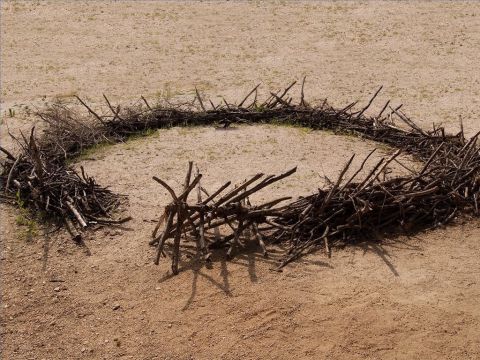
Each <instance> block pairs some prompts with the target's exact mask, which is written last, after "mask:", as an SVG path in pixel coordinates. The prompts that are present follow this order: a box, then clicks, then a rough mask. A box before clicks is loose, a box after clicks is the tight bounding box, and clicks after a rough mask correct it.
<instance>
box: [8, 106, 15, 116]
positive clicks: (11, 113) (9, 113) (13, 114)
mask: <svg viewBox="0 0 480 360" xmlns="http://www.w3.org/2000/svg"><path fill="white" fill-rule="evenodd" d="M8 116H10V117H15V110H13V109H12V108H10V109H8Z"/></svg>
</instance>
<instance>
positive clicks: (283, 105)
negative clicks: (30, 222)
mask: <svg viewBox="0 0 480 360" xmlns="http://www.w3.org/2000/svg"><path fill="white" fill-rule="evenodd" d="M294 85H295V82H294V83H292V84H291V85H290V86H288V87H287V88H286V89H284V90H281V91H278V92H276V93H270V97H269V98H268V99H267V100H265V101H264V102H259V101H258V100H257V90H258V86H256V87H255V88H254V89H253V90H252V91H251V92H250V93H249V94H248V95H247V96H246V97H245V98H244V99H243V100H242V101H241V102H240V103H239V104H231V103H228V102H226V101H225V100H224V102H223V104H220V105H214V104H213V103H211V102H210V105H211V107H210V108H208V109H207V107H206V106H205V103H204V101H203V100H202V98H201V96H200V95H199V94H198V92H197V96H196V97H195V99H194V101H193V102H191V103H184V104H176V105H172V104H168V103H163V104H158V105H155V106H150V104H149V103H148V102H147V101H146V100H145V99H144V98H143V97H142V101H141V102H139V103H137V104H136V105H133V106H131V107H128V108H125V109H121V108H120V107H119V106H116V107H115V106H113V105H112V104H111V103H110V101H109V100H108V99H107V98H106V97H105V101H106V107H107V108H108V109H109V113H108V114H107V115H99V114H98V113H97V112H95V111H94V110H93V109H92V108H91V107H89V106H88V105H87V104H86V103H85V102H84V101H83V100H81V99H79V98H78V100H79V102H80V103H81V104H82V105H83V106H84V107H85V108H86V109H87V111H88V115H85V114H84V113H82V112H79V111H76V110H74V109H73V108H72V107H69V106H65V105H61V104H54V105H52V106H51V107H49V108H48V109H46V110H44V111H42V112H40V113H39V114H38V115H39V116H40V118H41V119H43V121H44V122H45V123H46V124H47V126H46V129H45V130H44V132H43V133H42V134H41V136H39V137H35V133H34V130H33V129H32V132H31V134H30V136H23V135H22V138H21V139H18V140H17V142H18V144H19V146H20V153H19V154H18V155H13V154H12V153H11V152H9V151H8V150H6V149H4V148H1V147H0V150H1V151H2V152H3V153H5V154H6V158H5V159H4V160H3V162H2V166H3V171H2V174H1V175H0V181H1V186H2V189H3V190H4V191H3V194H2V196H1V199H2V200H6V201H12V200H14V199H15V198H17V199H21V201H22V203H24V204H26V205H27V206H28V207H29V208H31V209H32V210H34V211H42V212H43V213H45V214H46V215H47V216H49V217H50V218H53V219H57V220H58V219H60V220H62V221H63V222H64V223H65V224H66V225H67V227H69V228H70V227H72V226H73V227H74V229H73V231H77V230H82V229H84V228H87V227H89V226H91V225H92V224H98V223H104V224H109V223H117V222H122V221H125V220H126V219H120V220H112V219H111V217H110V216H111V213H112V211H113V210H114V209H115V208H116V207H117V206H118V204H119V202H120V199H121V197H120V196H119V195H117V194H114V193H112V192H110V191H109V190H108V189H106V188H104V187H101V186H99V185H98V184H96V183H95V181H94V179H92V178H90V177H88V176H87V175H85V172H84V171H83V169H81V173H80V174H79V173H78V172H77V171H76V170H75V169H74V168H73V167H72V166H71V165H69V162H70V161H71V160H73V159H75V157H77V156H78V155H80V154H82V152H83V151H85V150H86V149H88V148H91V147H94V146H96V145H98V144H101V143H105V142H111V143H115V142H120V141H125V140H127V139H128V138H129V137H130V136H132V135H135V134H139V133H140V134H141V133H143V132H145V131H146V130H150V129H160V128H168V127H172V126H205V125H212V124H221V125H222V126H224V127H228V126H229V125H230V124H232V123H237V122H243V123H250V124H254V123H268V122H275V123H277V124H293V125H298V126H304V127H308V128H311V129H329V130H333V131H335V132H339V133H346V134H353V135H357V136H361V137H364V138H367V139H371V140H374V141H378V142H382V143H385V144H388V145H390V146H392V147H394V148H397V149H398V150H399V151H397V152H395V153H394V154H393V155H392V156H391V157H389V158H388V159H382V160H380V161H379V162H378V163H377V164H375V166H374V167H373V170H372V171H371V172H370V173H369V174H368V175H367V176H366V177H365V178H363V179H357V175H358V174H359V173H360V170H361V169H359V171H356V172H355V174H354V176H352V177H350V178H348V179H344V177H345V174H346V172H347V170H348V169H349V167H350V166H351V163H352V159H350V161H349V162H348V163H347V165H346V166H345V168H344V169H343V171H342V172H341V174H340V176H339V177H338V179H337V180H336V181H334V182H332V184H331V185H330V186H329V188H327V189H321V190H319V191H317V192H316V193H314V194H313V195H310V196H307V197H303V198H300V199H298V200H295V201H293V202H291V203H290V204H286V205H282V206H280V207H273V206H274V205H272V207H270V208H268V211H267V212H266V214H265V217H264V219H263V218H256V219H260V220H255V221H253V222H252V224H250V225H251V226H257V227H258V226H259V225H261V226H260V228H261V230H260V231H261V232H262V233H261V234H260V236H262V238H264V239H265V241H288V242H289V243H290V245H291V247H290V251H289V254H288V256H287V257H286V258H285V260H284V262H283V263H282V265H284V264H286V263H288V262H289V261H291V260H293V259H295V258H296V257H298V256H299V255H301V254H302V253H304V252H306V251H309V250H310V249H312V248H313V247H315V246H317V245H318V244H321V246H322V247H324V248H325V249H326V251H327V252H328V253H329V252H330V248H331V247H332V246H336V245H340V244H348V243H352V242H356V241H359V240H360V239H364V238H365V237H368V238H370V239H371V238H372V236H375V237H381V236H382V235H383V234H385V233H399V232H404V231H410V230H417V229H425V228H430V227H435V226H438V225H439V224H446V223H448V222H449V221H451V220H452V218H453V217H454V216H455V214H460V213H462V214H466V213H470V214H475V215H478V214H479V209H478V208H479V204H478V197H479V191H480V179H479V177H480V175H479V174H480V152H479V147H478V145H477V139H478V136H479V134H478V133H477V134H476V135H475V136H473V137H472V138H470V139H469V140H467V139H465V136H464V133H463V128H461V129H460V131H459V133H458V134H455V135H448V134H445V131H444V129H443V128H441V127H440V128H434V129H432V130H431V131H426V130H423V129H421V128H420V127H419V126H417V125H416V124H415V123H414V122H413V121H412V120H411V119H409V118H408V117H407V116H406V115H405V114H404V113H403V112H401V110H400V107H395V108H392V107H390V106H389V105H390V103H389V102H387V103H386V104H385V105H384V106H383V108H382V110H381V111H380V113H379V114H378V115H375V116H366V115H365V112H366V111H367V110H368V108H369V107H370V105H371V104H372V102H373V101H374V99H375V98H376V96H377V95H378V93H379V91H380V89H381V88H380V89H379V90H378V91H377V92H376V93H375V94H374V96H373V97H372V98H371V99H370V101H369V102H368V104H367V105H366V106H364V107H363V108H361V109H360V110H357V111H354V107H355V105H356V104H357V103H356V102H354V103H352V104H349V105H348V106H346V107H345V108H343V109H335V108H333V107H331V106H330V105H328V104H327V102H326V101H325V102H323V103H322V104H321V105H319V106H311V105H309V104H308V103H306V102H305V99H304V92H303V88H304V82H303V83H302V84H301V93H300V102H299V103H298V104H293V101H292V99H293V98H292V97H291V96H290V95H289V91H290V90H291V89H292V87H293V86H294ZM247 103H248V104H247ZM395 121H397V122H398V121H400V123H401V124H403V125H406V126H403V127H402V126H399V125H396V123H395ZM400 151H402V152H404V153H408V154H411V155H413V156H414V157H415V158H416V159H418V160H420V161H422V162H424V167H423V169H422V170H421V171H419V172H416V171H414V170H409V171H410V174H409V175H407V176H403V177H397V178H392V179H387V178H386V177H385V173H386V171H387V169H388V166H389V165H390V164H391V163H392V162H393V161H395V162H398V159H397V157H398V155H399V152H400ZM367 160H368V158H367V159H365V161H364V163H363V164H362V168H363V166H364V165H365V163H366V161H367ZM407 169H408V168H407ZM190 185H191V184H190V183H188V184H187V187H186V189H188V188H189V187H190ZM257 185H258V184H257ZM255 186H256V185H253V187H252V188H250V189H248V185H247V186H245V187H244V188H243V190H245V192H248V191H250V190H252V189H254V188H255ZM192 189H193V188H192ZM192 189H190V191H191V190H192ZM223 190H225V189H223ZM223 190H222V191H223ZM243 190H242V191H243ZM219 195H220V193H218V194H216V196H219ZM175 196H176V195H175ZM247 198H248V196H246V197H244V198H241V199H240V198H239V199H236V200H238V201H234V202H232V204H233V203H235V206H237V207H238V206H239V205H238V204H239V203H242V202H241V201H240V200H242V201H244V202H246V201H247ZM177 200H178V201H177V202H175V201H174V202H173V203H172V204H173V205H172V204H171V205H169V207H168V209H167V210H168V211H167V212H166V214H167V215H168V216H166V220H167V225H168V218H169V217H170V215H171V214H174V215H172V216H175V214H177V215H176V216H177V217H178V215H179V214H180V216H181V218H182V217H183V218H184V220H185V221H186V223H185V224H187V225H186V226H187V228H188V229H190V230H191V231H193V230H199V229H198V225H199V221H198V219H196V220H193V225H192V224H190V221H189V217H191V216H193V217H195V216H198V215H199V214H197V213H198V212H197V213H195V212H194V210H195V206H197V205H198V203H203V202H205V201H197V204H194V205H191V206H193V207H192V210H191V211H190V210H189V211H187V215H188V216H187V215H185V212H184V211H178V210H174V208H175V207H176V208H177V209H178V206H179V203H178V202H180V203H182V204H183V203H184V202H185V203H186V201H185V200H186V198H182V195H180V196H179V197H177ZM210 200H211V201H212V202H213V201H214V199H213V198H212V199H210ZM204 205H205V206H206V205H208V204H204ZM182 206H183V205H182ZM189 206H190V205H189ZM197 208H198V206H197ZM219 209H221V206H219V207H218V209H217V208H215V205H211V204H210V205H208V206H206V207H204V216H208V217H209V220H211V221H214V220H215V219H216V218H219V217H222V216H223V215H221V212H222V211H223V210H225V209H223V210H222V211H220V212H219ZM242 209H244V210H242V211H243V212H245V211H247V212H250V211H258V210H260V209H258V208H257V209H255V207H251V206H249V205H248V206H247V205H246V204H243V205H242ZM245 209H247V210H245ZM254 209H255V210H254ZM195 211H196V210H195ZM209 211H210V212H209ZM191 212H193V214H190V213H191ZM227 219H228V216H227ZM190 220H191V219H190ZM230 220H232V222H231V225H232V226H233V227H234V228H237V229H238V228H239V227H240V226H239V224H240V220H241V219H240V218H238V215H235V217H234V218H233V219H230ZM173 221H174V220H172V222H173ZM177 222H178V221H177ZM244 225H245V222H244V223H243V224H242V226H244ZM250 225H249V226H250ZM251 226H250V228H251ZM167 227H168V226H167ZM187 228H186V229H187ZM240 228H241V227H240ZM168 230H169V231H163V233H165V239H164V240H163V241H164V242H165V241H166V240H167V239H168V238H170V237H173V238H174V243H175V244H176V242H175V241H176V240H175V229H168ZM157 231H158V229H157ZM237 232H238V231H237ZM155 238H157V237H155ZM234 238H235V235H234V236H233V238H232V236H231V234H230V237H229V235H226V236H225V237H224V240H223V242H224V243H225V244H227V247H228V249H231V248H232V246H231V245H232V243H231V240H232V239H234ZM225 239H226V240H225ZM159 240H160V239H157V240H156V241H157V242H158V243H159V244H160V241H159ZM177 242H178V241H177ZM235 243H236V240H235ZM206 245H208V241H206ZM176 246H177V245H175V246H174V248H175V247H176ZM162 251H163V248H162V249H161V251H160V252H159V254H161V252H162ZM227 251H228V250H227ZM230 252H232V251H230ZM177 255H178V253H177ZM177 255H175V254H174V260H175V256H177ZM282 265H281V266H282Z"/></svg>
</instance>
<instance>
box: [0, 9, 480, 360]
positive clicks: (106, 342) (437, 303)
mask: <svg viewBox="0 0 480 360" xmlns="http://www.w3.org/2000/svg"><path fill="white" fill-rule="evenodd" d="M1 11H2V13H1V16H2V19H1V46H2V49H1V50H2V53H1V61H2V63H1V81H2V82H1V99H2V100H1V105H2V109H1V116H2V129H1V140H2V143H5V144H7V145H8V144H9V143H10V140H9V139H8V135H6V132H7V131H6V126H5V124H7V125H8V127H9V128H10V130H11V131H13V132H18V131H19V129H22V128H27V127H29V126H30V125H31V124H32V122H33V121H34V120H35V119H34V118H33V117H32V116H31V115H29V113H28V109H26V108H25V106H28V107H29V108H30V109H31V108H32V107H33V106H34V105H37V106H38V105H40V106H41V105H42V104H43V102H44V101H52V100H54V99H55V98H69V97H70V96H72V95H74V94H78V95H81V96H82V97H85V98H87V99H89V100H90V101H91V102H92V103H99V102H100V99H101V94H102V93H106V94H108V95H109V97H110V98H111V100H113V101H115V102H120V101H123V102H127V103H128V102H131V101H133V100H136V99H137V98H138V97H139V96H140V95H144V96H146V97H147V98H149V99H154V98H155V97H167V98H170V97H187V98H189V99H191V97H192V89H194V86H197V87H198V88H199V90H201V91H202V92H204V93H205V94H208V95H211V96H212V97H213V99H214V100H215V102H218V101H219V100H220V99H221V98H217V95H221V96H225V97H227V98H228V99H239V98H240V97H242V95H244V94H245V93H246V92H248V90H250V89H251V88H252V87H253V86H254V85H255V84H256V83H257V82H263V83H264V85H263V91H264V92H265V93H266V91H267V90H268V89H277V88H279V87H284V86H286V85H287V84H288V83H289V82H290V81H292V80H293V79H300V78H301V77H303V75H307V89H306V90H307V91H306V95H307V97H308V100H310V101H312V100H316V99H321V98H323V97H325V96H327V97H328V98H329V99H330V100H331V102H332V103H333V104H334V105H336V106H339V107H340V106H343V105H346V104H347V103H348V102H350V101H353V100H357V99H360V100H363V101H365V100H367V99H368V98H369V96H370V94H371V93H372V92H373V91H374V90H375V89H376V88H377V87H378V86H379V85H382V84H383V85H384V87H385V92H384V93H383V95H382V97H381V99H380V100H379V101H378V104H377V105H376V106H374V107H373V109H372V111H377V110H378V108H379V107H381V105H383V103H382V102H383V101H384V100H386V99H388V98H391V99H392V100H393V103H394V104H399V103H401V102H403V103H405V104H406V105H405V106H406V111H407V113H408V114H410V115H411V116H412V117H413V118H414V119H415V120H417V121H418V123H420V124H421V125H422V126H425V127H427V126H431V123H432V122H436V123H440V122H442V123H443V124H444V125H446V127H447V128H451V129H457V128H458V117H459V116H462V118H463V121H464V124H465V130H466V132H467V134H470V135H471V134H472V133H474V132H476V131H478V130H480V128H479V125H478V124H479V123H478V119H480V113H479V111H478V109H479V106H480V80H479V79H480V76H479V75H480V72H479V71H478V54H479V53H480V4H479V3H478V2H471V3H468V2H456V3H453V4H452V3H447V2H424V3H423V2H422V3H417V2H415V3H413V2H412V3H395V2H369V3H357V2H346V3H343V2H335V3H333V2H322V3H313V2H295V3H293V2H292V3H289V2H286V3H283V2H282V3H281V2H267V3H266V4H263V3H257V2H239V3H234V2H225V3H224V2H202V3H187V2H154V1H151V2H140V1H138V2H134V1H121V2H120V1H119V2H107V1H94V2H93V1H91V2H73V1H68V2H60V1H50V2H36V1H35V2H34V1H32V2H20V1H3V2H2V4H1ZM9 109H12V110H15V115H14V116H13V117H10V116H9V111H8V110H9ZM375 146H376V145H375V144H374V143H371V142H366V141H362V140H360V139H355V138H352V137H341V136H336V135H332V134H330V133H326V132H311V131H305V130H304V129H298V128H287V127H275V126H258V127H249V126H240V127H238V128H237V129H236V130H231V131H220V130H215V129H213V128H206V129H200V128H180V129H178V128H175V129H171V130H165V131H159V132H156V133H155V134H153V135H152V136H149V137H146V138H142V139H137V140H133V141H129V142H127V143H126V144H119V145H115V146H111V147H106V148H102V149H99V150H98V151H95V152H92V153H91V154H88V155H87V156H86V158H85V159H83V160H81V162H80V163H79V165H80V164H81V165H84V166H85V168H86V169H87V172H88V173H89V174H90V175H94V176H95V177H96V178H97V180H98V181H99V182H100V183H101V184H105V185H107V184H110V185H111V186H112V188H113V189H114V190H115V191H118V192H120V193H124V194H127V195H129V199H130V201H129V204H128V206H126V207H125V211H126V212H128V213H129V214H131V215H132V216H133V217H134V220H133V221H132V222H130V223H128V224H127V226H126V228H125V229H123V230H116V229H103V230H100V231H97V232H95V233H90V234H89V235H88V237H87V239H86V244H87V246H88V248H89V250H90V252H91V254H92V255H91V256H87V255H86V254H85V249H83V248H80V247H77V246H76V245H75V244H74V243H73V242H72V241H71V240H70V238H69V237H68V236H67V235H66V234H63V233H62V234H60V235H58V234H53V235H51V236H48V237H45V236H43V235H42V233H40V234H38V235H37V236H35V237H34V238H33V239H31V240H30V241H27V240H26V239H25V238H24V236H23V233H24V231H25V229H24V227H21V226H18V225H17V224H16V218H17V216H18V211H16V210H14V209H12V208H9V207H6V206H3V205H2V206H1V212H2V215H1V229H0V236H1V242H2V243H1V257H0V259H1V260H0V263H1V279H2V283H1V284H2V301H1V332H2V342H1V351H2V357H3V358H5V359H77V358H78V359H81V358H91V359H117V358H131V359H217V358H221V359H238V358H248V359H290V358H301V359H303V358H305V359H308V358H311V359H322V358H327V359H438V358H442V359H478V358H480V342H479V340H478V339H479V338H480V306H479V305H478V299H479V298H480V262H479V260H478V259H479V256H480V242H479V240H480V221H478V220H474V221H471V222H468V223H465V224H464V223H463V220H462V219H459V220H458V221H457V224H456V225H455V226H453V227H449V228H446V229H439V230H435V231H430V232H426V233H422V234H419V235H418V236H416V237H414V238H401V239H398V241H395V242H392V243H390V244H385V245H383V246H377V245H373V244H365V245H364V246H360V247H358V248H348V249H345V250H340V251H336V252H334V254H333V256H332V258H331V259H328V258H326V257H325V256H324V255H323V254H321V253H317V254H314V255H310V256H308V257H306V258H304V259H302V260H300V261H298V262H296V263H294V264H292V265H290V266H288V267H286V268H285V270H284V272H283V273H276V272H272V271H270V269H271V268H272V267H273V266H274V264H275V261H276V259H278V258H279V257H280V255H281V249H280V248H272V249H271V250H272V255H273V256H272V257H271V258H270V259H264V258H263V257H261V255H260V254H259V253H258V252H255V249H252V251H251V252H250V253H247V254H246V255H241V256H238V257H236V258H235V259H234V260H233V261H232V262H225V261H224V260H223V259H222V257H220V256H219V255H218V256H217V257H216V258H215V260H216V261H215V262H214V265H213V268H212V269H206V268H204V267H201V266H200V264H198V263H196V262H194V261H191V259H187V258H184V259H182V260H183V261H182V264H181V265H182V266H181V267H182V271H181V273H180V274H179V275H178V276H175V277H170V276H169V262H168V261H164V262H163V263H162V264H161V265H160V266H159V267H156V266H154V265H153V264H152V258H153V254H154V251H153V249H152V248H150V247H149V246H148V245H147V242H148V240H149V234H150V232H151V230H152V227H153V225H154V223H153V222H152V220H153V219H155V218H156V217H157V216H158V215H159V212H160V209H161V206H163V205H165V203H166V201H167V199H168V197H167V194H166V193H165V192H164V191H163V190H162V189H160V187H159V186H158V185H157V184H155V183H154V182H153V181H152V180H151V176H152V175H157V176H160V177H162V178H163V179H164V180H166V181H168V182H169V183H172V184H173V185H174V186H176V187H177V188H178V187H180V184H181V182H182V181H183V176H184V172H185V168H186V165H187V161H188V160H193V161H195V162H197V163H198V164H199V166H200V168H201V169H202V170H203V172H204V176H205V185H206V187H207V188H213V187H215V186H217V185H219V184H220V183H222V182H224V181H225V180H227V179H228V180H233V181H237V180H241V179H243V178H245V177H246V176H248V175H251V174H253V173H255V172H258V171H263V172H267V173H278V172H280V171H283V170H285V169H287V168H289V167H291V166H294V165H298V166H299V171H298V173H296V174H295V175H294V176H292V177H291V178H289V179H287V180H285V181H282V182H281V183H279V185H278V186H277V187H274V188H272V191H274V192H275V193H269V192H266V193H260V194H259V195H260V196H265V199H267V198H268V197H278V196H282V195H285V194H289V195H290V194H294V195H304V194H309V193H310V192H311V191H313V190H314V189H315V188H316V187H318V186H322V185H323V179H322V176H323V175H327V176H329V177H331V178H332V177H335V176H336V175H337V174H338V172H339V171H340V169H341V168H342V166H343V164H344V163H345V161H346V159H347V158H348V157H349V156H350V155H351V154H352V153H354V152H355V153H357V154H358V155H359V156H357V160H358V161H359V160H360V159H361V158H362V157H363V156H365V155H366V154H367V153H368V152H369V151H370V150H371V149H372V148H373V147H375ZM199 148H201V151H199V150H196V149H199ZM388 151H390V150H389V149H387V148H385V147H380V151H379V153H378V154H377V155H376V156H377V157H378V156H381V155H382V154H385V153H388ZM372 162H373V161H372ZM272 164H274V166H272ZM357 165H358V164H357ZM396 171H401V169H396ZM220 172H221V173H222V176H218V174H219V173H220ZM253 200H254V201H260V200H262V199H261V198H256V199H253Z"/></svg>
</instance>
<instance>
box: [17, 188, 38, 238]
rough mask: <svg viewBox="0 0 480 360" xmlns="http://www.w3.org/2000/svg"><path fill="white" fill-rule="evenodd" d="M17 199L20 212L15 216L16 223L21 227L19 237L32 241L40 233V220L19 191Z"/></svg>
mask: <svg viewBox="0 0 480 360" xmlns="http://www.w3.org/2000/svg"><path fill="white" fill-rule="evenodd" d="M16 201H17V205H18V209H19V212H20V213H19V214H18V215H17V217H16V218H15V223H16V224H17V225H18V226H19V227H20V229H19V232H18V237H19V238H20V239H22V240H25V241H31V240H32V239H33V238H34V237H36V236H37V235H38V222H37V221H36V219H34V218H33V217H32V214H31V213H30V212H29V211H28V209H27V208H26V206H25V202H24V201H23V200H22V198H21V197H20V192H19V191H18V192H17V195H16Z"/></svg>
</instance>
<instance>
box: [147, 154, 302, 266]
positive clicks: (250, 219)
mask: <svg viewBox="0 0 480 360" xmlns="http://www.w3.org/2000/svg"><path fill="white" fill-rule="evenodd" d="M192 168H193V162H189V165H188V171H187V175H186V177H185V182H184V186H183V192H182V194H180V195H178V196H177V194H176V193H175V191H174V190H173V189H172V188H171V187H170V186H169V185H168V184H167V183H166V182H165V181H163V180H161V179H159V178H157V177H155V176H154V177H153V179H154V180H155V181H156V182H158V183H159V184H160V185H162V186H163V187H164V188H165V189H166V190H167V191H168V192H169V193H170V195H171V197H172V201H171V203H170V204H168V205H167V206H166V207H165V209H164V212H163V214H162V216H161V217H160V219H159V221H158V223H157V226H156V227H155V229H154V231H153V234H152V237H153V239H152V240H151V241H150V245H157V255H156V258H155V264H156V265H158V264H159V260H160V256H161V255H162V254H164V247H165V243H166V241H167V240H168V239H169V238H173V252H172V271H173V273H174V274H177V273H178V262H179V258H180V240H181V237H182V234H188V235H189V236H191V237H193V239H194V240H195V241H196V243H197V248H198V250H199V251H200V253H201V254H202V257H203V258H204V259H205V261H210V255H211V254H210V251H209V248H210V247H211V246H216V247H218V246H222V245H225V246H227V247H228V249H227V252H226V255H227V257H228V258H231V257H232V256H233V254H234V251H235V249H236V248H238V247H244V246H243V244H242V242H241V237H242V235H243V234H244V233H247V232H251V234H254V236H255V240H256V241H257V242H258V244H259V246H260V247H261V249H262V251H263V255H264V256H268V252H267V249H266V247H265V243H264V241H263V236H262V234H261V232H260V231H261V230H264V229H259V226H258V225H259V224H263V223H268V220H267V218H268V217H269V216H272V215H274V214H275V213H276V212H277V211H278V209H277V208H274V206H276V205H278V204H279V203H281V202H283V201H285V200H289V199H291V197H283V198H279V199H275V200H273V201H269V202H266V203H263V204H260V205H257V206H252V205H251V203H250V200H249V196H250V195H252V194H254V193H256V192H258V191H260V190H262V189H264V188H266V187H267V186H269V185H271V184H273V183H275V182H277V181H279V180H282V179H284V178H286V177H288V176H290V175H292V174H293V173H294V172H295V171H296V170H297V169H296V168H293V169H290V170H288V171H287V172H285V173H283V174H280V175H278V176H274V175H270V176H264V174H262V173H259V174H256V175H254V176H253V177H252V178H250V179H248V180H246V181H244V182H243V183H241V184H239V185H238V186H235V187H234V188H233V189H231V190H229V191H227V192H226V190H227V189H228V187H229V186H230V184H231V182H230V181H229V182H227V183H225V184H224V185H222V186H221V187H220V188H218V189H217V190H215V191H214V192H213V193H212V194H211V195H210V194H209V193H208V191H207V190H206V189H205V188H203V187H202V186H201V181H200V180H201V178H202V174H200V172H199V170H198V168H197V174H196V176H195V178H194V179H193V181H190V180H191V174H192ZM195 187H196V188H197V201H196V202H195V203H194V204H189V203H188V196H189V194H190V192H191V191H192V190H193V189H194V188H195ZM202 193H204V194H205V195H206V196H207V197H206V198H205V199H202ZM163 223H165V226H164V228H163V231H162V232H161V234H160V235H158V230H159V229H160V227H161V225H162V224H163ZM227 226H228V227H229V229H230V233H229V234H228V235H226V236H223V237H222V238H218V237H215V235H214V234H213V233H211V232H212V231H213V232H215V231H214V230H215V229H219V228H221V227H227ZM218 233H220V231H219V232H218ZM157 235H158V236H157Z"/></svg>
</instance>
